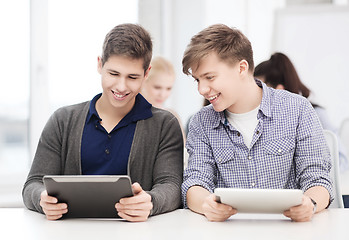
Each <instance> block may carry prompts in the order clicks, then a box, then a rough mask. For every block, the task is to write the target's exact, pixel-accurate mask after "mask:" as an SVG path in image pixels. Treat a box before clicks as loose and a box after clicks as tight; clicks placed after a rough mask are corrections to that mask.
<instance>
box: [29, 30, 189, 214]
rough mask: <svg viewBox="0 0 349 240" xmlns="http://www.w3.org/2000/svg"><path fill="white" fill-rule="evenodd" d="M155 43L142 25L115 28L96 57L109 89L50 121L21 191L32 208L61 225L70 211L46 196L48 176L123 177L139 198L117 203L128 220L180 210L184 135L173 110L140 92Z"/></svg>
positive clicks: (116, 208)
mask: <svg viewBox="0 0 349 240" xmlns="http://www.w3.org/2000/svg"><path fill="white" fill-rule="evenodd" d="M151 57H152V42H151V38H150V35H149V34H148V32H146V31H145V30H144V29H143V28H142V27H141V26H139V25H135V24H122V25H118V26H116V27H115V28H114V29H112V30H111V31H110V32H109V33H108V34H107V36H106V38H105V40H104V44H103V54H102V56H101V57H98V72H99V73H100V74H101V79H102V88H103V92H102V93H101V94H98V95H96V96H95V97H94V98H93V99H92V100H91V101H88V102H84V103H80V104H76V105H72V106H68V107H63V108H61V109H58V110H57V111H56V112H55V113H54V114H53V115H52V116H51V117H50V119H49V120H48V122H47V124H46V126H45V128H44V130H43V132H42V135H41V137H40V140H39V144H38V147H37V151H36V154H35V157H34V161H33V164H32V167H31V170H30V172H29V175H28V178H27V181H26V182H25V185H24V188H23V200H24V204H25V205H26V207H27V208H28V209H31V210H34V211H38V212H41V213H44V214H45V215H46V217H47V219H50V220H56V219H59V218H61V217H62V216H63V215H64V214H65V213H67V212H68V211H69V206H67V204H66V203H57V199H56V198H54V197H52V196H48V194H47V192H46V191H45V187H44V185H43V182H42V177H43V176H44V175H81V174H82V175H96V174H98V175H125V174H128V175H129V176H130V177H131V180H132V182H133V185H132V188H133V192H134V196H133V197H130V198H123V199H121V200H120V201H119V202H118V203H115V211H117V212H118V215H119V216H120V217H122V218H124V219H126V220H128V221H145V220H147V218H148V217H149V216H150V215H156V214H159V213H163V212H168V211H172V210H174V209H176V208H178V207H179V206H180V203H181V199H180V186H181V183H182V172H183V157H182V156H183V137H182V132H181V129H180V125H179V123H178V121H177V119H176V117H174V116H173V115H172V114H171V113H169V112H167V111H165V110H160V109H157V108H154V107H152V106H151V104H149V103H148V102H147V101H146V100H145V99H144V98H143V96H142V95H141V94H139V91H140V89H141V86H142V83H143V81H144V80H145V79H146V78H147V77H148V73H149V71H150V69H151V66H150V60H151Z"/></svg>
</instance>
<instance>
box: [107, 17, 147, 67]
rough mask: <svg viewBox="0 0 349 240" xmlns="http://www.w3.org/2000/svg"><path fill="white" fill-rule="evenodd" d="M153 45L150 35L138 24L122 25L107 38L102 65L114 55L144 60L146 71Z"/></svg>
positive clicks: (114, 29)
mask: <svg viewBox="0 0 349 240" xmlns="http://www.w3.org/2000/svg"><path fill="white" fill-rule="evenodd" d="M152 51H153V44H152V41H151V37H150V34H149V33H148V32H147V31H146V30H145V29H144V28H143V27H142V26H140V25H137V24H130V23H128V24H120V25H117V26H116V27H114V28H113V29H112V30H111V31H110V32H109V33H108V34H107V35H106V36H105V39H104V43H103V53H102V65H104V64H105V62H107V61H108V59H109V57H110V56H112V55H119V56H124V57H129V58H131V59H143V68H144V71H146V70H147V69H148V68H149V64H150V61H151V58H152V54H153V53H152Z"/></svg>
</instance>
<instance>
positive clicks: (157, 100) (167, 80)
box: [142, 72, 175, 108]
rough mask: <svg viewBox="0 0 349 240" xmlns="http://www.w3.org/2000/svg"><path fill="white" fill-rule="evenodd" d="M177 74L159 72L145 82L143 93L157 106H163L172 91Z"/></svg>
mask: <svg viewBox="0 0 349 240" xmlns="http://www.w3.org/2000/svg"><path fill="white" fill-rule="evenodd" d="M174 81H175V76H174V75H172V74H169V73H166V72H157V73H156V74H153V75H151V76H149V78H148V80H147V81H145V82H144V86H143V90H142V93H143V95H144V97H145V98H146V99H147V100H148V101H149V102H150V103H151V104H152V105H153V106H155V107H158V108H163V105H164V103H165V101H166V100H167V99H168V97H169V96H170V94H171V92H172V87H173V84H174Z"/></svg>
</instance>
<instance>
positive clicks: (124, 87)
mask: <svg viewBox="0 0 349 240" xmlns="http://www.w3.org/2000/svg"><path fill="white" fill-rule="evenodd" d="M98 72H99V73H100V74H101V78H102V88H103V93H102V96H101V98H100V99H99V100H100V101H101V103H102V104H103V106H104V107H105V108H107V109H116V110H118V111H119V112H120V113H122V114H124V115H125V114H127V113H128V112H129V111H130V110H131V109H132V107H133V105H134V103H135V97H136V95H137V94H138V93H139V91H140V89H141V87H142V83H143V81H144V79H146V78H147V76H148V73H149V69H148V70H147V71H146V72H145V73H144V68H143V59H131V58H128V57H123V56H117V55H113V56H110V57H109V58H108V61H106V62H105V63H104V65H102V60H101V58H98Z"/></svg>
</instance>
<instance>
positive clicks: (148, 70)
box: [144, 65, 151, 79]
mask: <svg viewBox="0 0 349 240" xmlns="http://www.w3.org/2000/svg"><path fill="white" fill-rule="evenodd" d="M150 69H151V65H149V68H148V69H147V71H145V74H144V79H147V78H148V76H149V72H150Z"/></svg>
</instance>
